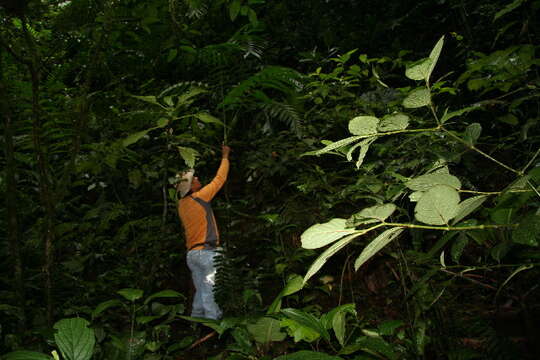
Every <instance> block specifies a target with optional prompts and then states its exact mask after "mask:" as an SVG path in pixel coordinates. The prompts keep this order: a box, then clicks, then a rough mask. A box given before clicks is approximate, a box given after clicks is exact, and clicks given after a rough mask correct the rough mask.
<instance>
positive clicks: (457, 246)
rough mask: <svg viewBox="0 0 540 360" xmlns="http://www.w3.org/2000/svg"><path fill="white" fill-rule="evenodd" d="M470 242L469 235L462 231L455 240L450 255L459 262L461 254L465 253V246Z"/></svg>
mask: <svg viewBox="0 0 540 360" xmlns="http://www.w3.org/2000/svg"><path fill="white" fill-rule="evenodd" d="M468 243H469V237H468V236H467V235H465V234H464V233H463V232H461V231H460V234H459V235H458V238H457V239H456V241H454V243H453V244H452V249H451V250H450V255H451V256H452V260H453V261H454V262H455V263H459V258H460V257H461V254H463V249H465V246H467V244H468Z"/></svg>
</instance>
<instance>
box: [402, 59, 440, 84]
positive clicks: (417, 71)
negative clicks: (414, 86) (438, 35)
mask: <svg viewBox="0 0 540 360" xmlns="http://www.w3.org/2000/svg"><path fill="white" fill-rule="evenodd" d="M432 62H433V60H432V59H430V58H425V59H422V60H418V61H416V62H414V63H412V64H410V65H409V66H407V69H406V70H405V76H406V77H408V78H409V79H411V80H427V78H428V76H429V70H430V66H431V63H432Z"/></svg>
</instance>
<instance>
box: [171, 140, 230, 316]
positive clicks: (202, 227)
mask: <svg viewBox="0 0 540 360" xmlns="http://www.w3.org/2000/svg"><path fill="white" fill-rule="evenodd" d="M221 150H222V156H221V164H220V165H219V169H218V171H217V174H216V176H215V177H214V179H213V180H212V181H211V182H210V183H209V184H208V185H206V186H204V187H203V186H202V185H201V183H200V182H199V178H197V177H196V176H194V174H195V172H194V170H193V169H191V170H188V171H186V172H184V173H182V174H179V175H177V176H178V177H179V178H180V179H179V180H180V181H179V183H178V184H177V185H176V190H177V191H178V193H179V194H180V200H178V215H179V217H180V220H181V221H182V225H183V227H184V231H185V237H186V248H187V250H188V253H187V264H188V267H189V269H190V270H191V275H192V277H193V284H194V285H195V296H194V298H193V307H192V311H191V316H193V317H202V318H207V319H219V318H220V317H221V315H222V311H221V309H220V308H219V306H218V305H217V304H216V302H215V300H214V293H213V290H214V284H215V277H216V268H215V266H214V258H215V256H216V255H217V252H216V249H217V247H218V246H219V232H218V228H217V225H216V219H215V217H214V212H213V211H212V206H211V205H210V202H211V201H212V199H213V198H214V196H215V195H216V194H217V192H218V191H219V190H220V189H221V187H222V186H223V184H224V183H225V181H226V180H227V175H228V173H229V153H230V150H231V149H230V148H229V147H228V146H226V145H223V146H222V149H221Z"/></svg>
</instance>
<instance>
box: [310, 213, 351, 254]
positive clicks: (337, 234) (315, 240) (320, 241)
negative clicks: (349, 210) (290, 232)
mask: <svg viewBox="0 0 540 360" xmlns="http://www.w3.org/2000/svg"><path fill="white" fill-rule="evenodd" d="M346 222H347V221H346V220H345V219H332V220H330V221H329V222H327V223H324V224H316V225H313V226H312V227H310V228H309V229H307V230H306V231H304V233H303V234H302V236H301V240H302V247H303V248H304V249H317V248H320V247H323V246H326V245H328V244H330V243H332V242H334V241H336V240H338V239H341V238H342V237H344V236H346V235H349V234H352V233H354V232H355V231H356V230H354V229H347V228H346V225H345V223H346Z"/></svg>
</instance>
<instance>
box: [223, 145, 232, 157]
mask: <svg viewBox="0 0 540 360" xmlns="http://www.w3.org/2000/svg"><path fill="white" fill-rule="evenodd" d="M230 152H231V148H230V147H228V146H227V145H221V157H223V158H224V159H228V158H229V153H230Z"/></svg>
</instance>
